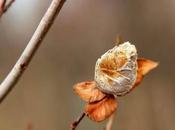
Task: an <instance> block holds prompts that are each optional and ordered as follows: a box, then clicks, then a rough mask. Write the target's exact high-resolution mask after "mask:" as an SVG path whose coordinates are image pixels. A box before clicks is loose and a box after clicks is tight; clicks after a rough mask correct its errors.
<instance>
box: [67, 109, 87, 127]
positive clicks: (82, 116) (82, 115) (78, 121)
mask: <svg viewBox="0 0 175 130" xmlns="http://www.w3.org/2000/svg"><path fill="white" fill-rule="evenodd" d="M85 115H86V114H85V113H84V112H83V113H82V114H81V116H80V117H78V118H77V120H76V121H74V122H73V123H72V124H71V126H70V130H75V129H76V127H77V126H78V125H79V123H80V122H81V120H82V119H83V118H84V116H85Z"/></svg>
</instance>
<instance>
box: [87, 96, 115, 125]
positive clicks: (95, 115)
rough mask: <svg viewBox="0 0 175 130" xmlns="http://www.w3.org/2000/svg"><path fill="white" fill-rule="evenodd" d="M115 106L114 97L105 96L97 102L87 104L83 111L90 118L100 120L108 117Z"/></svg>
mask: <svg viewBox="0 0 175 130" xmlns="http://www.w3.org/2000/svg"><path fill="white" fill-rule="evenodd" d="M116 108H117V103H116V100H115V98H114V97H113V96H106V97H105V98H104V99H103V100H101V101H99V102H96V103H89V104H87V105H86V107H85V113H86V114H87V116H88V117H89V118H90V119H91V120H93V121H96V122H100V121H103V120H105V119H107V118H108V117H110V116H111V115H112V113H113V112H114V111H115V110H116Z"/></svg>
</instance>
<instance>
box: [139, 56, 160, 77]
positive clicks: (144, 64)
mask: <svg viewBox="0 0 175 130" xmlns="http://www.w3.org/2000/svg"><path fill="white" fill-rule="evenodd" d="M137 63H138V70H139V72H140V73H142V75H143V76H144V75H146V74H147V73H148V72H150V71H151V70H152V69H154V68H156V67H157V66H158V63H157V62H155V61H152V60H148V59H144V58H139V59H138V60H137Z"/></svg>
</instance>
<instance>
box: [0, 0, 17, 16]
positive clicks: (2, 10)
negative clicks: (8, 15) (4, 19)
mask: <svg viewBox="0 0 175 130" xmlns="http://www.w3.org/2000/svg"><path fill="white" fill-rule="evenodd" d="M2 1H3V4H2V6H1V8H0V17H1V16H2V15H3V14H4V13H5V12H7V10H8V9H9V8H10V7H11V5H12V4H13V2H15V0H9V1H8V2H7V0H2Z"/></svg>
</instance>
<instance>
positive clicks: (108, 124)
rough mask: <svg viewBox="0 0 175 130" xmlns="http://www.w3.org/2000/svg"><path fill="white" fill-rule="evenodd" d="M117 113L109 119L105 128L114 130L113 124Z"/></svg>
mask: <svg viewBox="0 0 175 130" xmlns="http://www.w3.org/2000/svg"><path fill="white" fill-rule="evenodd" d="M114 118H115V113H113V114H112V115H111V116H110V118H109V119H108V122H107V124H106V127H105V129H104V130H112V125H113V123H114Z"/></svg>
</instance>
